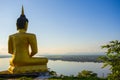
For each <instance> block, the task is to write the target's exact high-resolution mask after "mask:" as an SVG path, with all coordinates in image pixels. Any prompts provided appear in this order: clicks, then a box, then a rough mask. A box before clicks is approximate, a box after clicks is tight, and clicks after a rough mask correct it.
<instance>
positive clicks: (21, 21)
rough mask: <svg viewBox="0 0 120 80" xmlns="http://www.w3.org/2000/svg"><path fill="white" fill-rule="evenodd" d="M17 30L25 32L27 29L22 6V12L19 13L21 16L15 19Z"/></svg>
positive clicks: (26, 20)
mask: <svg viewBox="0 0 120 80" xmlns="http://www.w3.org/2000/svg"><path fill="white" fill-rule="evenodd" d="M16 26H17V30H21V29H22V30H25V31H27V27H28V19H27V18H26V16H25V15H24V8H23V6H22V11H21V15H20V17H19V18H18V19H17V23H16Z"/></svg>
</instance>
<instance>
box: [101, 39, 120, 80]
mask: <svg viewBox="0 0 120 80" xmlns="http://www.w3.org/2000/svg"><path fill="white" fill-rule="evenodd" d="M102 48H105V49H107V52H106V56H103V57H100V58H99V59H100V60H102V61H103V62H104V65H103V68H104V67H106V66H110V67H111V68H110V70H111V72H112V73H111V74H109V76H108V80H120V41H118V40H115V41H110V43H108V44H107V45H104V46H102Z"/></svg>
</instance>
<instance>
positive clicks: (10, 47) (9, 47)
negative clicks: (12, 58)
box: [8, 36, 13, 54]
mask: <svg viewBox="0 0 120 80" xmlns="http://www.w3.org/2000/svg"><path fill="white" fill-rule="evenodd" d="M8 53H10V54H12V53H13V44H12V39H11V37H10V36H9V39H8Z"/></svg>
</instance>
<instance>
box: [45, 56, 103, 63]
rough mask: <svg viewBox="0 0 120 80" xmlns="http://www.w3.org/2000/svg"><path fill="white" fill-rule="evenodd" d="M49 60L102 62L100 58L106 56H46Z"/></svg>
mask: <svg viewBox="0 0 120 80" xmlns="http://www.w3.org/2000/svg"><path fill="white" fill-rule="evenodd" d="M44 56H45V57H47V58H48V59H49V60H62V61H75V62H102V61H100V60H98V57H100V56H104V55H44Z"/></svg>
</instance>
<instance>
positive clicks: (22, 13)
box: [21, 5, 24, 15]
mask: <svg viewBox="0 0 120 80" xmlns="http://www.w3.org/2000/svg"><path fill="white" fill-rule="evenodd" d="M21 15H24V7H23V5H22V12H21Z"/></svg>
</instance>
